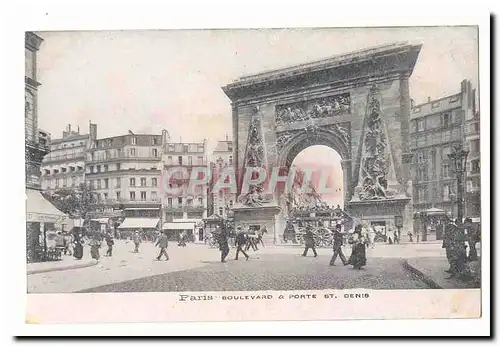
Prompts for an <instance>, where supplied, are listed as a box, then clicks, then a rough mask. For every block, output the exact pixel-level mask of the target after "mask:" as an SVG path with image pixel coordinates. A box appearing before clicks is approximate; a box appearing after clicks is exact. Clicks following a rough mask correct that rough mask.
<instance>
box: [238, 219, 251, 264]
mask: <svg viewBox="0 0 500 346" xmlns="http://www.w3.org/2000/svg"><path fill="white" fill-rule="evenodd" d="M246 243H247V234H246V233H245V232H244V231H243V230H242V229H241V226H239V227H238V229H237V230H236V238H235V245H236V258H235V260H238V255H239V253H240V252H241V253H242V254H243V255H244V256H245V258H246V259H247V261H248V258H249V257H250V256H248V255H247V253H246V252H245V251H244V250H243V246H245V244H246Z"/></svg>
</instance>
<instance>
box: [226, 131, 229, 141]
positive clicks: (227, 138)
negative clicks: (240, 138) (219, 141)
mask: <svg viewBox="0 0 500 346" xmlns="http://www.w3.org/2000/svg"><path fill="white" fill-rule="evenodd" d="M228 140H229V137H228V136H227V133H226V141H228Z"/></svg>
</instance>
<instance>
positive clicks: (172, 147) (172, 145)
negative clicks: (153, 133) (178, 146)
mask: <svg viewBox="0 0 500 346" xmlns="http://www.w3.org/2000/svg"><path fill="white" fill-rule="evenodd" d="M168 151H170V152H174V151H175V145H174V144H169V145H168Z"/></svg>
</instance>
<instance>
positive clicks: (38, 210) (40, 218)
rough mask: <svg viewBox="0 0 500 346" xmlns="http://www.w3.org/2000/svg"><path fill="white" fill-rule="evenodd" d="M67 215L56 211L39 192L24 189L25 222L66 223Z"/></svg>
mask: <svg viewBox="0 0 500 346" xmlns="http://www.w3.org/2000/svg"><path fill="white" fill-rule="evenodd" d="M67 220H68V215H66V214H64V213H63V212H62V211H60V210H59V209H57V208H56V207H55V206H54V205H53V204H52V203H50V202H49V201H48V200H47V199H46V198H45V197H43V196H42V194H41V193H40V191H38V190H32V189H26V221H27V222H67Z"/></svg>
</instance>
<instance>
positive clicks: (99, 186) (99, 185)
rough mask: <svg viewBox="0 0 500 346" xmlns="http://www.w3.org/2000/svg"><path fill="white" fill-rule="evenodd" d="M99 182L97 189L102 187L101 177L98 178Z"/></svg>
mask: <svg viewBox="0 0 500 346" xmlns="http://www.w3.org/2000/svg"><path fill="white" fill-rule="evenodd" d="M96 182H97V189H100V188H101V179H98V180H96Z"/></svg>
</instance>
